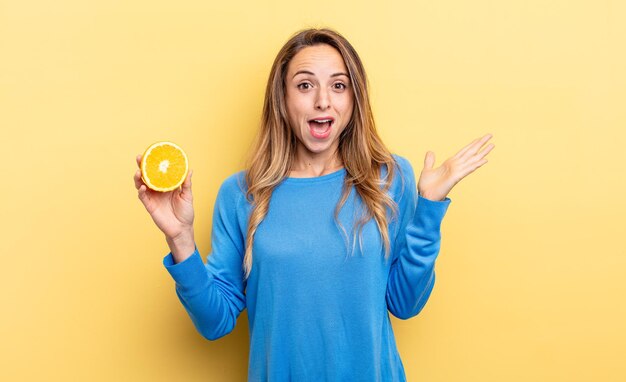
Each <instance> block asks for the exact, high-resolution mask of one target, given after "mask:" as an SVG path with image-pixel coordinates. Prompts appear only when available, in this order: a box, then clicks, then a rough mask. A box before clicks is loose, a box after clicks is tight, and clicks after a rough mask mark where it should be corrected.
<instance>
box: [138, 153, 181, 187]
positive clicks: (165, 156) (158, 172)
mask: <svg viewBox="0 0 626 382" xmlns="http://www.w3.org/2000/svg"><path fill="white" fill-rule="evenodd" d="M187 171H189V162H188V160H187V154H185V152H184V151H183V149H181V148H180V147H179V146H178V145H177V144H175V143H172V142H167V141H164V142H156V143H153V144H152V145H150V147H148V148H147V149H146V151H145V152H144V153H143V156H142V157H141V179H142V180H143V182H144V183H145V184H146V186H148V187H149V188H150V189H152V190H154V191H160V192H167V191H172V190H175V189H177V188H178V187H179V186H180V185H181V184H183V182H184V181H185V178H186V177H187Z"/></svg>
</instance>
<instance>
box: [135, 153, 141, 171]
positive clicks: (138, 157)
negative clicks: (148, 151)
mask: <svg viewBox="0 0 626 382" xmlns="http://www.w3.org/2000/svg"><path fill="white" fill-rule="evenodd" d="M135 159H136V160H137V167H139V168H141V154H138V155H137V157H136V158H135Z"/></svg>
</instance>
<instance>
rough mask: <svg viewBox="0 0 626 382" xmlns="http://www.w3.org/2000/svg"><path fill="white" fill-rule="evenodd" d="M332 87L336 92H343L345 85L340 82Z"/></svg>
mask: <svg viewBox="0 0 626 382" xmlns="http://www.w3.org/2000/svg"><path fill="white" fill-rule="evenodd" d="M333 86H334V87H335V89H338V90H344V89H346V88H347V86H346V84H344V83H342V82H337V83H335V84H334V85H333Z"/></svg>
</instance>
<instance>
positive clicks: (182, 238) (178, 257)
mask: <svg viewBox="0 0 626 382" xmlns="http://www.w3.org/2000/svg"><path fill="white" fill-rule="evenodd" d="M165 240H166V241H167V245H168V246H169V247H170V251H171V252H172V257H174V261H175V263H177V264H178V263H180V262H183V261H185V260H186V259H187V258H189V257H190V256H191V255H192V254H193V253H194V251H195V250H196V243H195V239H194V234H193V229H191V230H190V231H184V232H181V233H180V234H178V235H177V236H175V237H166V238H165Z"/></svg>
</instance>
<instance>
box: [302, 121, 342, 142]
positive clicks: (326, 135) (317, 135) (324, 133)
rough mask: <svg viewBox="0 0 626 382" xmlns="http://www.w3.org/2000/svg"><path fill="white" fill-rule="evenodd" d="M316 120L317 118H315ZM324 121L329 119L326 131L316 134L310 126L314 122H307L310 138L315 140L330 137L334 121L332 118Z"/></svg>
mask: <svg viewBox="0 0 626 382" xmlns="http://www.w3.org/2000/svg"><path fill="white" fill-rule="evenodd" d="M316 119H317V118H316ZM326 119H330V120H331V121H330V126H329V127H328V130H326V131H325V132H323V133H321V134H320V133H317V132H316V130H315V128H314V127H313V126H312V124H313V123H314V122H312V120H311V121H309V122H308V123H307V124H308V125H309V134H311V136H312V137H313V138H315V139H326V138H328V137H330V134H331V132H332V131H333V125H334V124H335V120H333V119H332V118H326Z"/></svg>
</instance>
